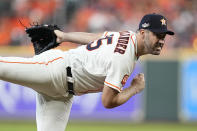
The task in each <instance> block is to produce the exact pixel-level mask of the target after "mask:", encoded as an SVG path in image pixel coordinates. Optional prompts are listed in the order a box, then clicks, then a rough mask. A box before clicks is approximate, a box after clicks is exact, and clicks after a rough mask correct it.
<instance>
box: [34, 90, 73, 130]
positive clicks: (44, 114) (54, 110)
mask: <svg viewBox="0 0 197 131" xmlns="http://www.w3.org/2000/svg"><path fill="white" fill-rule="evenodd" d="M72 101H73V98H72V97H71V98H69V97H68V99H67V100H66V101H64V102H63V101H57V100H52V99H51V100H50V99H48V98H46V97H45V96H43V95H41V94H37V97H36V123H37V131H64V130H65V128H66V125H67V122H68V118H69V115H70V110H71V106H72Z"/></svg>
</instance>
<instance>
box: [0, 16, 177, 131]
mask: <svg viewBox="0 0 197 131" xmlns="http://www.w3.org/2000/svg"><path fill="white" fill-rule="evenodd" d="M26 32H27V34H28V35H29V37H30V38H31V41H32V43H33V45H34V49H35V54H36V55H35V56H33V57H32V58H20V57H0V79H1V80H4V81H8V82H12V83H15V84H20V85H23V86H26V87H29V88H32V89H33V90H35V91H36V92H37V107H36V121H37V130H38V131H64V130H65V128H66V125H67V122H68V118H69V114H70V109H71V106H72V101H73V96H75V95H83V94H87V93H96V92H102V103H103V106H104V107H106V108H114V107H117V106H120V105H122V104H124V103H125V102H126V101H127V100H129V99H130V98H131V97H132V96H133V95H135V94H137V93H139V92H141V91H142V90H143V89H144V88H145V81H144V74H142V73H141V74H138V75H137V76H136V77H135V78H134V79H133V81H132V82H131V85H130V87H128V88H126V89H124V90H123V89H122V87H123V86H124V84H125V83H126V81H127V79H128V77H129V75H130V74H131V73H132V72H133V69H134V68H135V63H136V61H137V60H138V59H139V57H140V56H142V55H146V54H153V55H159V54H160V52H161V50H162V47H163V45H164V39H165V36H166V34H168V35H174V32H172V31H169V30H168V29H167V20H166V18H165V17H164V16H162V15H159V14H147V15H145V16H144V17H143V18H142V20H141V22H140V24H139V29H138V31H137V32H132V31H120V32H111V31H109V32H104V33H85V32H70V33H64V32H62V31H61V30H60V29H59V28H58V27H57V26H54V25H35V26H32V27H30V28H27V29H26ZM62 42H74V43H78V44H81V46H79V47H78V48H76V49H71V50H69V51H61V50H57V49H53V48H55V47H56V46H58V45H59V44H60V43H62Z"/></svg>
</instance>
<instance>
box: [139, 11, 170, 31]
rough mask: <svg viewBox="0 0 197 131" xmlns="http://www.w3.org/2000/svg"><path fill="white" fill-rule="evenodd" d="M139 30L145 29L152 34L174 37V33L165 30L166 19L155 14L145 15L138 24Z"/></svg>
mask: <svg viewBox="0 0 197 131" xmlns="http://www.w3.org/2000/svg"><path fill="white" fill-rule="evenodd" d="M139 29H147V30H150V31H152V32H154V33H166V34H169V35H174V32H172V31H170V30H168V29H167V19H166V18H165V17H164V16H162V15H160V14H155V13H154V14H147V15H145V16H144V17H143V18H142V20H141V22H140V25H139Z"/></svg>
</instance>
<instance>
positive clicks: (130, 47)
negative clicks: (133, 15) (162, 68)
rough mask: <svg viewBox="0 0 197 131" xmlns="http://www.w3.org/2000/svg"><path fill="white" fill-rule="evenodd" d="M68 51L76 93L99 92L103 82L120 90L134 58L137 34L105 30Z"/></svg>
mask: <svg viewBox="0 0 197 131" xmlns="http://www.w3.org/2000/svg"><path fill="white" fill-rule="evenodd" d="M67 53H68V56H69V58H68V59H69V61H68V62H69V63H68V65H70V66H71V69H72V73H73V78H74V91H75V93H76V94H77V95H81V94H86V93H91V92H100V91H102V89H103V86H104V84H105V85H107V86H109V87H111V88H113V89H115V90H117V91H119V92H120V91H121V90H122V87H123V86H124V84H125V82H126V80H127V79H128V76H129V75H130V74H131V73H132V71H133V69H134V66H135V63H136V61H137V56H136V54H137V43H136V34H135V33H134V32H131V31H123V32H105V33H104V35H103V36H102V37H101V38H100V39H99V40H96V41H94V42H92V43H90V44H88V45H82V46H80V47H78V48H76V49H71V50H69V51H68V52H66V54H67Z"/></svg>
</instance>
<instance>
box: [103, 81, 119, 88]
mask: <svg viewBox="0 0 197 131" xmlns="http://www.w3.org/2000/svg"><path fill="white" fill-rule="evenodd" d="M104 83H106V84H108V85H110V86H113V87H115V88H116V89H118V90H121V89H120V87H118V86H115V85H113V84H111V83H109V82H106V81H105V82H104Z"/></svg>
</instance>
